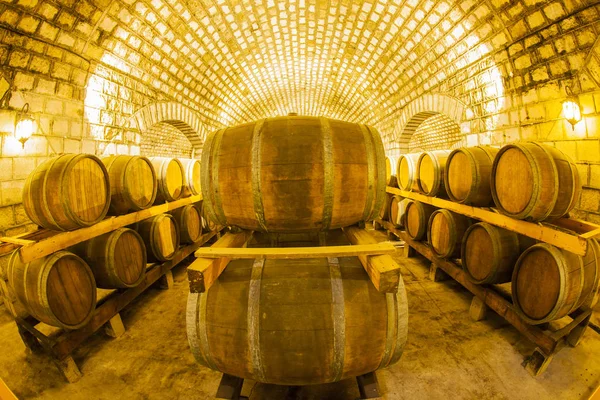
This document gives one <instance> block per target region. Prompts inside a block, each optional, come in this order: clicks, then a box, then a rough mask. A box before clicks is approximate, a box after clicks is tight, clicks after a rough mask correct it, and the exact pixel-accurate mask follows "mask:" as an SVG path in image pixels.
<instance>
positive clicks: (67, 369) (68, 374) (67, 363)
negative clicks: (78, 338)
mask: <svg viewBox="0 0 600 400" xmlns="http://www.w3.org/2000/svg"><path fill="white" fill-rule="evenodd" d="M53 361H54V364H56V367H57V368H58V370H59V371H60V372H62V374H63V375H64V377H65V379H66V380H67V382H69V383H75V382H77V381H78V380H80V379H81V377H82V376H83V375H82V373H81V371H80V370H79V367H77V364H75V360H73V357H71V356H67V357H66V358H64V359H62V360H57V359H54V360H53Z"/></svg>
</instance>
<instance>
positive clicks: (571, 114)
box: [562, 86, 581, 131]
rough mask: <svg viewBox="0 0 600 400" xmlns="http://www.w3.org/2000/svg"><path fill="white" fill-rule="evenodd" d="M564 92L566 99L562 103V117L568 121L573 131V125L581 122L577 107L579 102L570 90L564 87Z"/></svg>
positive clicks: (579, 108) (578, 107) (579, 111)
mask: <svg viewBox="0 0 600 400" xmlns="http://www.w3.org/2000/svg"><path fill="white" fill-rule="evenodd" d="M565 90H566V92H567V96H568V97H567V99H566V100H565V101H563V103H562V107H563V115H564V116H565V118H566V120H567V121H569V123H570V124H571V128H572V129H573V131H574V130H575V124H577V123H578V122H579V121H581V107H580V106H579V100H578V99H577V97H576V96H575V95H573V92H572V91H571V88H570V87H568V86H567V87H565Z"/></svg>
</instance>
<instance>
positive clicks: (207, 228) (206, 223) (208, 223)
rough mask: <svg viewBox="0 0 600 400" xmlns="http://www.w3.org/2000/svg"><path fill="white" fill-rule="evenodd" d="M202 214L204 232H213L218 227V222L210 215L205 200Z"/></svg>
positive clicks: (202, 205) (201, 210)
mask: <svg viewBox="0 0 600 400" xmlns="http://www.w3.org/2000/svg"><path fill="white" fill-rule="evenodd" d="M200 214H201V215H202V220H201V221H202V232H213V231H214V230H216V229H217V224H215V222H214V221H213V220H211V219H210V218H209V217H208V213H207V212H206V208H205V207H204V202H202V203H201V206H200Z"/></svg>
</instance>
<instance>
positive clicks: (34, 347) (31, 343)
mask: <svg viewBox="0 0 600 400" xmlns="http://www.w3.org/2000/svg"><path fill="white" fill-rule="evenodd" d="M17 330H18V331H19V336H21V340H22V341H23V344H24V345H25V347H26V348H27V349H28V350H29V351H31V352H32V353H34V354H40V353H42V352H43V351H44V349H43V347H42V345H41V344H40V342H39V341H38V340H37V338H36V337H35V336H34V335H33V334H32V333H31V332H29V331H28V330H27V329H25V328H23V327H22V326H21V325H19V324H17Z"/></svg>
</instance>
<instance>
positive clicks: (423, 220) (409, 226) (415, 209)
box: [404, 201, 435, 240]
mask: <svg viewBox="0 0 600 400" xmlns="http://www.w3.org/2000/svg"><path fill="white" fill-rule="evenodd" d="M434 211H435V207H433V206H430V205H429V204H424V203H421V202H420V201H411V202H410V203H408V204H407V205H406V212H405V214H404V215H405V216H404V218H405V221H404V225H405V229H406V233H407V234H408V236H410V237H411V238H413V239H414V240H422V239H424V238H425V236H426V235H427V224H428V222H429V218H430V217H431V214H433V212H434Z"/></svg>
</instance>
